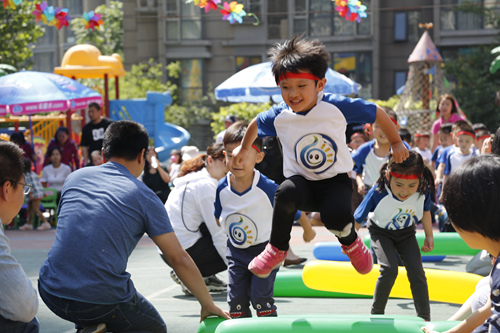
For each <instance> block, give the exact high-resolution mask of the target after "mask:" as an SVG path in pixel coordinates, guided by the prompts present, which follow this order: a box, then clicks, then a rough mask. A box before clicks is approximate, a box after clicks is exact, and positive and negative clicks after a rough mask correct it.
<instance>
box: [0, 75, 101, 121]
mask: <svg viewBox="0 0 500 333" xmlns="http://www.w3.org/2000/svg"><path fill="white" fill-rule="evenodd" d="M92 102H96V103H99V104H102V97H101V94H99V93H98V92H96V91H94V90H92V89H90V88H89V87H86V86H84V85H83V84H81V83H79V82H77V81H75V80H72V79H70V78H68V77H64V76H61V75H57V74H52V73H44V72H31V71H24V72H18V73H14V74H9V75H5V76H2V77H0V116H5V115H6V114H7V113H10V114H12V115H15V116H17V115H23V114H34V113H40V112H53V111H68V110H79V109H84V108H86V107H87V105H88V104H89V103H92Z"/></svg>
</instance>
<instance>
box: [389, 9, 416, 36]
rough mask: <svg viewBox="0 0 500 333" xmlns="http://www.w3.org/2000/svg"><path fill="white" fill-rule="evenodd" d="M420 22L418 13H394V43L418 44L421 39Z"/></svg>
mask: <svg viewBox="0 0 500 333" xmlns="http://www.w3.org/2000/svg"><path fill="white" fill-rule="evenodd" d="M419 21H420V12H418V11H409V12H401V13H394V41H395V42H412V43H413V42H417V41H418V40H419V38H420V35H419V28H418V23H419Z"/></svg>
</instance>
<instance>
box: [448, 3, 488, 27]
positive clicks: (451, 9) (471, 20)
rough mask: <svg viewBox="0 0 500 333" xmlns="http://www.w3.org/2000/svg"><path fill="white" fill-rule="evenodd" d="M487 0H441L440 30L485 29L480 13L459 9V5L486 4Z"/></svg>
mask: <svg viewBox="0 0 500 333" xmlns="http://www.w3.org/2000/svg"><path fill="white" fill-rule="evenodd" d="M488 3H490V1H488V0H486V1H485V0H441V29H442V30H477V29H485V28H490V27H485V24H484V21H483V19H482V17H481V16H480V15H477V14H474V13H469V12H465V11H463V10H460V6H461V5H466V4H467V5H478V6H483V5H484V6H488Z"/></svg>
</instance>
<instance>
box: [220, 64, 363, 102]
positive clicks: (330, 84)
mask: <svg viewBox="0 0 500 333" xmlns="http://www.w3.org/2000/svg"><path fill="white" fill-rule="evenodd" d="M360 88H361V86H360V85H359V84H358V83H356V82H354V81H353V80H351V79H349V78H348V77H346V76H345V75H342V74H340V73H338V72H336V71H334V70H333V69H331V68H328V70H327V72H326V86H325V89H324V91H325V92H330V93H334V94H339V95H350V94H356V93H357V92H358V90H359V89H360ZM215 98H216V99H218V100H220V101H226V102H236V103H238V102H249V103H266V102H269V98H272V99H273V101H274V102H276V103H279V102H281V101H283V99H282V98H281V92H280V89H279V87H278V86H277V85H276V82H275V80H274V75H273V73H272V71H271V62H263V63H261V64H257V65H253V66H249V67H247V68H245V69H243V70H241V71H239V72H238V73H236V74H234V75H233V76H231V77H230V78H229V79H227V80H226V81H224V82H222V83H221V84H220V85H219V86H218V87H217V88H215Z"/></svg>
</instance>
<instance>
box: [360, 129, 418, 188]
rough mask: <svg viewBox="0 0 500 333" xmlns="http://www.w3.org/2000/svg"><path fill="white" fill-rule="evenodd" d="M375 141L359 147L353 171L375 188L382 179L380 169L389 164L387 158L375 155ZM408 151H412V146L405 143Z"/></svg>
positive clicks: (366, 183) (365, 182)
mask: <svg viewBox="0 0 500 333" xmlns="http://www.w3.org/2000/svg"><path fill="white" fill-rule="evenodd" d="M375 141H376V140H375V139H373V140H371V141H368V142H365V143H363V144H362V145H361V146H359V147H358V149H357V150H356V152H354V153H353V154H352V159H353V161H354V168H353V170H354V171H355V172H356V173H358V174H361V175H362V178H363V183H364V184H365V185H369V186H373V184H374V183H375V182H376V181H377V180H378V179H379V177H380V168H381V167H382V165H383V164H384V163H385V162H387V156H382V157H381V156H378V155H377V154H375V150H374V148H373V147H374V146H375ZM403 144H404V145H405V147H406V149H408V150H410V146H409V145H408V144H407V143H406V142H404V141H403Z"/></svg>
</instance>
